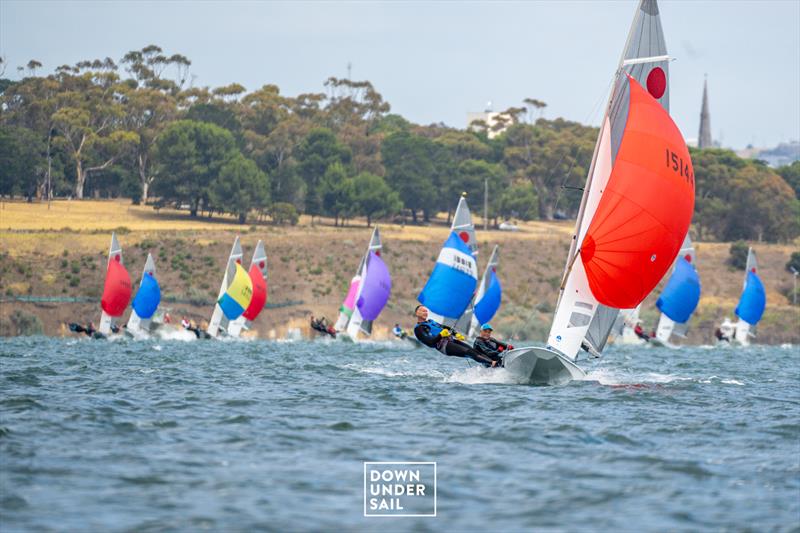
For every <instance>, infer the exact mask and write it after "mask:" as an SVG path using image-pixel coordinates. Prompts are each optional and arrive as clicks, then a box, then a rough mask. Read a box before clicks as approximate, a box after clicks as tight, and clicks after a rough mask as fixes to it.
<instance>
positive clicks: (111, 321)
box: [97, 232, 125, 335]
mask: <svg viewBox="0 0 800 533" xmlns="http://www.w3.org/2000/svg"><path fill="white" fill-rule="evenodd" d="M117 256H119V259H118V261H119V264H120V265H124V264H125V263H123V261H122V246H120V244H119V241H118V240H117V234H116V232H112V233H111V246H110V247H109V249H108V260H107V261H106V266H108V263H110V262H111V261H117ZM116 322H117V319H116V318H114V317H112V316H111V315H109V314H108V313H106V312H105V311H101V314H100V325H99V327H98V328H97V331H99V332H100V333H102V334H103V335H109V334H111V329H112V328H113V327H114V326H115V325H116Z"/></svg>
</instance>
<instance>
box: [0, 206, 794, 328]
mask: <svg viewBox="0 0 800 533" xmlns="http://www.w3.org/2000/svg"><path fill="white" fill-rule="evenodd" d="M329 224H330V222H329V221H327V220H324V221H323V223H322V224H320V223H317V224H316V225H314V226H311V224H310V220H309V219H307V218H306V217H304V218H301V221H300V223H299V224H298V225H297V226H294V227H276V226H271V225H255V226H241V225H238V224H236V223H235V221H234V219H233V218H224V217H220V218H215V219H212V220H208V219H200V218H197V219H192V218H190V217H189V216H188V215H187V214H186V213H184V212H175V211H168V210H162V211H161V212H160V213H156V212H155V211H154V210H153V209H152V208H150V207H141V206H133V205H131V204H130V202H129V201H81V202H68V201H58V202H53V203H52V205H51V208H50V209H48V208H47V205H46V204H40V203H24V202H3V203H2V204H0V297H3V298H4V299H3V300H2V304H0V321H2V322H0V324H2V326H3V327H2V330H3V331H4V332H6V334H8V333H9V332H11V333H13V332H14V331H15V330H14V327H15V326H14V323H12V321H11V316H12V314H13V313H17V318H16V320H17V321H19V317H20V314H19V313H20V312H21V313H22V316H23V317H24V316H27V315H35V316H36V317H38V319H39V320H40V321H41V323H42V325H43V328H44V332H45V333H46V334H49V335H60V334H62V333H64V331H63V327H62V323H63V322H65V321H71V320H74V321H88V320H95V321H96V320H97V319H98V318H99V299H100V294H101V292H102V285H103V270H104V261H105V256H106V253H107V249H108V243H109V237H110V232H111V231H112V230H114V229H116V230H117V232H118V235H119V239H120V242H121V244H122V246H123V250H124V252H123V254H124V259H125V264H126V266H127V267H128V270H129V272H130V273H131V277H132V279H133V281H134V284H138V279H139V277H140V276H141V268H142V265H143V263H144V258H145V257H146V255H147V253H148V252H150V253H152V254H153V255H154V257H155V259H156V264H157V269H158V277H159V282H160V284H161V286H162V291H163V295H164V297H165V299H172V300H179V301H180V302H181V303H167V304H165V305H166V306H167V307H168V308H170V310H171V313H172V315H173V316H178V317H179V316H181V315H184V314H185V315H188V316H191V317H193V318H195V319H196V320H198V321H200V320H202V319H206V318H208V316H209V315H210V312H211V302H213V299H214V298H215V297H216V293H217V290H218V287H219V283H220V277H221V273H222V269H223V267H224V262H225V258H226V257H227V254H228V251H229V250H230V246H231V244H232V242H233V239H234V237H235V236H236V235H240V236H241V238H242V245H243V247H244V250H245V262H248V261H249V255H250V254H251V253H252V250H253V247H254V246H255V243H256V241H257V240H258V239H262V240H264V242H265V245H266V248H267V254H268V255H269V271H270V273H269V302H270V305H277V306H280V307H271V308H269V309H267V310H266V311H265V312H264V313H262V315H261V316H260V317H259V318H258V320H257V322H256V330H257V333H258V335H259V336H260V337H263V338H280V337H282V336H284V335H285V334H286V330H287V328H290V327H300V328H302V329H303V330H304V331H307V322H308V316H309V314H310V313H313V314H315V315H325V316H327V317H328V318H330V319H334V318H335V316H336V313H337V310H338V307H339V305H340V303H341V301H342V298H343V297H344V294H345V292H346V290H347V286H348V284H349V280H350V278H351V277H352V275H353V273H354V271H355V269H356V267H357V266H358V261H359V259H360V256H361V254H362V253H363V249H364V247H365V245H366V242H367V240H368V239H369V235H370V231H371V230H370V229H368V228H367V227H366V225H365V224H364V223H363V222H358V224H359V225H357V226H350V227H346V228H335V227H333V226H332V225H329ZM521 228H522V230H521V231H519V232H515V233H509V232H501V231H488V232H484V231H479V232H478V238H479V241H480V252H481V255H480V256H479V259H478V262H479V265H482V262H483V261H484V260H485V256H486V255H487V254H488V253H489V252H490V251H491V247H492V246H493V245H494V244H499V245H500V253H501V263H500V269H499V272H500V277H501V280H502V283H503V287H504V301H503V305H502V307H501V309H500V312H499V314H498V316H497V317H496V318H495V320H493V323H494V325H495V327H496V328H497V329H498V331H499V332H500V333H501V334H502V335H511V334H514V335H515V336H516V337H519V338H525V337H527V338H531V339H542V338H544V336H545V334H546V331H547V328H548V326H549V320H550V318H551V314H552V310H553V308H554V306H555V301H556V297H557V288H558V283H559V281H560V276H561V272H562V269H563V267H564V261H565V256H566V252H567V245H568V242H569V241H568V235H569V233H570V231H571V229H572V223H571V222H557V223H551V222H531V223H526V224H523V225H522V226H521ZM381 232H382V235H383V240H384V254H383V257H384V259H385V261H386V262H387V264H388V266H389V268H390V270H391V272H392V275H393V284H394V286H393V291H392V299H391V300H390V303H389V305H388V307H387V309H386V310H385V311H384V313H383V314H382V315H381V317H380V318H379V320H378V321H377V323H376V328H375V332H376V337H378V338H383V337H386V336H387V335H388V331H389V329H390V328H391V327H392V326H393V325H394V323H395V322H400V323H401V324H403V325H405V326H410V325H411V324H412V323H413V319H412V317H411V311H412V310H413V307H414V305H415V298H416V295H417V294H418V292H419V290H420V289H421V288H422V286H423V284H424V283H425V280H426V279H427V276H428V274H429V273H430V270H431V268H432V267H433V263H434V261H435V259H436V256H437V254H438V251H439V248H440V246H441V244H442V242H443V241H444V239H445V237H446V234H447V227H446V225H445V221H444V219H443V218H442V219H440V220H439V221H438V223H437V224H435V225H432V226H429V227H424V226H410V225H407V226H401V225H391V224H390V225H381ZM755 246H756V250H757V252H758V254H759V262H760V265H761V268H760V272H761V275H762V278H763V280H764V283H765V286H766V288H767V300H768V308H767V311H766V313H765V316H764V319H763V321H762V322H761V324H760V325H759V330H758V341H759V342H763V343H784V342H792V343H800V328H799V327H798V325H799V324H800V308H798V307H792V306H791V305H790V302H788V301H787V298H786V296H785V294H787V293H788V291H787V289H788V288H789V287H791V283H792V278H791V275H790V274H789V273H788V272H786V271H785V269H784V265H785V264H786V262H787V261H788V258H789V255H790V253H791V252H792V251H793V250H795V249H796V247H792V246H787V245H767V244H756V245H755ZM696 247H697V256H698V266H699V272H700V277H701V279H702V283H703V297H702V300H701V303H700V307H699V311H698V313H697V315H696V316H695V318H693V322H692V328H691V330H690V335H689V342H692V343H705V342H708V340H709V338H710V336H711V333H712V331H713V328H714V325H715V324H716V323H717V322H719V321H720V320H721V319H722V318H723V317H724V316H732V312H733V308H734V307H735V305H736V301H737V299H738V295H739V292H740V290H741V282H742V272H741V271H735V270H733V269H731V268H729V267H728V266H726V265H725V260H726V259H727V257H728V248H729V244H727V243H714V242H699V243H696ZM657 294H658V291H655V292H654V293H653V294H652V295H651V296H650V297H648V299H647V300H646V302H645V305H644V307H643V313H642V317H643V319H644V320H645V322H646V323H647V324H648V325H652V324H654V322H655V320H656V318H657V311H656V310H655V308H654V303H655V300H656V298H657ZM15 296H48V297H64V298H80V297H90V298H94V299H95V301H94V302H91V303H84V302H79V303H69V302H64V303H61V302H59V303H31V302H19V301H11V300H10V299H11V298H13V297H15ZM192 302H193V303H192ZM283 304H288V305H283ZM28 318H30V317H28ZM33 321H34V322H35V320H33Z"/></svg>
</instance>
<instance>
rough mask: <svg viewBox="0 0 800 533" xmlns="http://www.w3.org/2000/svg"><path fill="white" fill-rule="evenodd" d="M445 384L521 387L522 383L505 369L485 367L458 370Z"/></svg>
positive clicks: (445, 380) (447, 378) (446, 379)
mask: <svg viewBox="0 0 800 533" xmlns="http://www.w3.org/2000/svg"><path fill="white" fill-rule="evenodd" d="M444 382H445V383H461V384H462V385H482V384H491V385H519V384H521V383H523V382H524V381H520V378H519V377H518V376H515V375H514V374H512V373H511V372H509V371H507V370H506V369H505V368H486V367H483V366H471V367H469V368H465V369H462V370H456V371H455V372H453V373H452V374H451V375H450V376H448V377H446V378H445V379H444Z"/></svg>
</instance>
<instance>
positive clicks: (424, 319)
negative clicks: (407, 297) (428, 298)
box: [414, 305, 498, 366]
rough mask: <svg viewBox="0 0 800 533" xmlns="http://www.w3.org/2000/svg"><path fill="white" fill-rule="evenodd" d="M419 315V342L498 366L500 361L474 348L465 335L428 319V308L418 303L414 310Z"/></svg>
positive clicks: (451, 353) (416, 332)
mask: <svg viewBox="0 0 800 533" xmlns="http://www.w3.org/2000/svg"><path fill="white" fill-rule="evenodd" d="M414 314H415V315H416V316H417V325H416V326H415V327H414V335H415V336H416V337H417V339H419V342H421V343H422V344H424V345H425V346H428V347H429V348H433V349H435V350H438V351H440V352H442V353H443V354H445V355H450V356H453V357H469V358H470V359H472V360H474V361H477V362H479V363H480V364H482V365H484V366H497V365H498V361H495V360H493V359H492V358H491V357H488V356H486V355H483V354H482V353H480V352H478V351H476V350H475V349H473V348H472V347H471V346H470V345H469V344H467V343H466V342H463V340H464V336H463V335H461V334H460V333H458V332H457V331H455V330H454V329H452V328H449V327H447V326H443V325H442V324H439V323H438V322H436V321H433V320H428V308H427V307H425V306H424V305H418V306H417V308H416V309H415V310H414Z"/></svg>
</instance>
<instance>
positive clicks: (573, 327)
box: [547, 0, 669, 361]
mask: <svg viewBox="0 0 800 533" xmlns="http://www.w3.org/2000/svg"><path fill="white" fill-rule="evenodd" d="M668 60H669V57H668V56H667V49H666V44H665V41H664V34H663V31H662V29H661V20H660V17H659V12H658V5H657V2H656V1H655V0H641V2H640V3H639V8H638V9H637V11H636V15H635V17H634V21H633V24H632V25H631V29H630V32H629V34H628V39H627V42H626V44H625V48H624V51H623V54H622V57H621V59H620V62H619V66H618V69H617V73H616V74H615V80H616V83H615V85H614V88H613V89H612V92H611V95H610V96H609V100H608V105H607V107H606V112H605V115H604V117H603V121H602V123H601V125H600V135H599V137H598V139H597V143H596V145H595V151H594V154H593V156H592V163H591V166H590V168H589V174H588V177H587V181H586V186H585V188H584V194H583V198H582V199H581V206H580V209H579V212H578V217H577V220H576V224H575V232H574V234H573V237H572V242H571V244H570V251H569V255H568V257H567V265H566V267H565V270H564V275H563V278H562V284H561V292H560V294H559V299H558V304H557V307H556V312H555V317H554V320H553V324H552V327H551V329H550V334H549V336H548V341H547V344H548V346H549V347H552V348H555V349H556V350H558V351H559V352H560V353H562V354H564V355H565V356H567V357H568V358H569V359H571V360H573V361H574V360H576V359H577V356H578V352H579V350H580V349H581V347H582V345H584V342H585V341H588V343H589V344H590V345H591V346H590V348H591V349H593V350H599V349H602V346H603V345H604V344H605V341H606V339H607V338H608V333H609V332H610V330H611V328H612V326H613V324H614V320H615V318H616V314H617V312H618V311H617V310H615V309H613V308H609V307H606V306H602V305H600V303H599V302H598V300H597V298H595V296H594V295H593V294H592V291H591V289H590V287H589V281H588V278H587V275H586V271H585V269H584V266H583V262H582V261H581V260H580V258H579V257H578V256H579V254H580V246H581V243H583V241H584V238H585V236H586V232H587V231H588V229H589V225H590V223H591V222H592V219H593V217H594V215H595V212H596V210H597V207H598V205H599V204H600V199H601V198H602V196H603V191H604V190H605V188H606V185H607V183H608V179H609V177H610V176H611V171H612V168H613V164H614V160H615V159H616V155H617V151H618V150H619V148H620V144H621V142H622V134H623V133H624V129H625V124H626V119H627V115H628V100H627V92H628V91H629V86H628V84H627V80H626V79H625V77H624V74H628V75H630V76H631V77H632V78H634V79H635V80H637V81H638V82H640V83H642V84H648V82H649V79H647V80H646V79H645V78H648V75H649V73H650V72H651V70H655V69H656V67H658V68H659V69H660V70H659V72H661V73H663V74H664V79H663V80H659V81H660V82H661V83H663V84H665V87H663V89H662V90H661V95H660V97H659V98H658V101H659V103H660V104H661V105H662V106H663V107H664V108H665V109H666V110H667V111H669V82H668V79H669V77H668ZM598 308H599V309H598ZM593 321H601V323H600V324H596V331H595V332H594V334H593V335H592V336H591V337H592V338H587V335H588V334H589V330H590V325H591V324H592V322H593ZM592 340H594V343H592Z"/></svg>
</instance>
